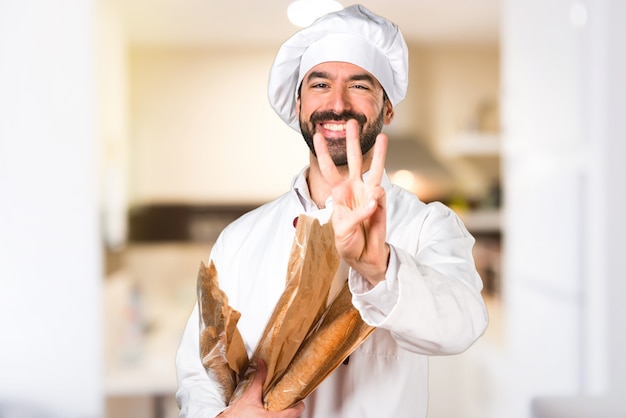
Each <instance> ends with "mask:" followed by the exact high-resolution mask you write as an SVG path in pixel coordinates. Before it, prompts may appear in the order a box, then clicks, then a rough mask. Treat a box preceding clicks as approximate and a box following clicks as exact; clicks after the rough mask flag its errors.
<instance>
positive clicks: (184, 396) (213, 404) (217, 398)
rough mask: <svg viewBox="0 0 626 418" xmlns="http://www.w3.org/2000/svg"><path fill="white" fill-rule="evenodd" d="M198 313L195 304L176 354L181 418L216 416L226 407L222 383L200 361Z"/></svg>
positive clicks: (177, 396)
mask: <svg viewBox="0 0 626 418" xmlns="http://www.w3.org/2000/svg"><path fill="white" fill-rule="evenodd" d="M199 333H200V331H199V313H198V305H197V304H196V305H195V307H194V309H193V312H192V313H191V315H190V316H189V320H188V321H187V325H186V326H185V330H184V332H183V336H182V339H181V342H180V346H179V347H178V351H177V353H176V376H177V379H178V390H177V391H176V402H177V403H178V407H179V408H180V413H179V418H213V417H216V416H217V415H218V414H220V413H221V412H222V411H224V410H225V409H226V405H224V402H223V400H222V395H221V389H220V387H219V385H218V384H217V383H216V382H215V381H213V380H212V379H211V377H210V376H209V375H208V374H207V372H206V370H205V369H204V366H203V365H202V362H201V361H200V335H199Z"/></svg>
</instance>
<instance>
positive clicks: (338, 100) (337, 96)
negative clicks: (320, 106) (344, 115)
mask: <svg viewBox="0 0 626 418" xmlns="http://www.w3.org/2000/svg"><path fill="white" fill-rule="evenodd" d="M328 108H329V109H331V110H334V111H335V112H337V113H341V112H343V111H344V110H350V109H351V108H352V105H351V103H350V98H349V96H348V94H347V91H346V90H345V89H333V90H332V91H331V93H330V95H329V98H328Z"/></svg>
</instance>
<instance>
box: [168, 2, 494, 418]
mask: <svg viewBox="0 0 626 418" xmlns="http://www.w3.org/2000/svg"><path fill="white" fill-rule="evenodd" d="M407 62H408V53H407V47H406V44H405V42H404V39H403V37H402V34H401V33H400V31H399V30H398V28H397V27H396V26H395V25H394V24H392V23H391V22H389V21H387V20H386V19H383V18H381V17H380V16H377V15H375V14H373V13H371V12H370V11H368V10H367V9H365V8H363V7H362V6H352V7H349V8H347V9H345V10H342V11H340V12H337V13H333V14H330V15H327V16H325V17H323V18H320V19H318V20H317V21H316V22H315V23H314V24H313V25H312V26H310V27H308V28H305V29H303V30H301V31H300V32H298V33H297V34H295V35H294V36H293V37H292V38H290V39H289V40H288V41H287V42H285V44H283V46H282V47H281V49H280V51H279V52H278V55H277V57H276V60H275V62H274V64H273V67H272V70H271V73H270V81H269V98H270V102H271V104H272V106H273V108H274V109H275V110H276V111H277V113H278V114H279V116H280V117H281V118H282V119H283V120H284V121H285V122H286V123H288V124H289V125H290V126H292V127H293V128H294V129H296V130H298V131H300V132H301V133H302V135H303V137H304V139H305V141H306V143H307V144H308V146H309V148H310V165H309V167H307V168H305V169H304V170H303V171H302V172H301V173H300V174H299V175H298V176H297V177H296V178H295V180H294V182H293V186H292V189H291V190H290V191H289V192H288V193H286V194H285V195H283V196H281V197H279V198H278V199H276V200H274V201H273V202H270V203H267V204H265V205H263V206H261V207H260V208H257V209H255V210H253V211H252V212H250V213H248V214H246V215H244V216H243V217H241V218H240V219H238V220H237V221H235V222H233V223H232V224H230V225H229V226H228V227H227V228H226V229H225V230H224V231H223V232H222V234H221V235H220V237H219V238H218V240H217V242H216V243H215V245H214V247H213V249H212V251H211V259H212V260H213V261H214V263H215V265H216V268H217V271H218V274H219V280H220V287H221V288H222V289H223V290H224V291H225V293H226V294H227V295H228V297H229V301H230V304H231V306H232V307H233V308H234V309H237V310H239V311H240V312H241V319H240V321H239V324H238V328H239V330H240V332H241V334H242V336H243V338H244V340H245V342H246V346H247V349H248V352H249V354H251V353H252V352H253V350H254V348H255V346H256V343H257V341H258V340H259V338H260V336H261V333H262V332H263V329H264V327H265V323H266V322H267V319H268V318H269V317H270V315H271V313H272V310H273V308H274V306H275V304H276V302H277V300H278V298H279V297H280V295H281V293H282V291H283V290H284V284H285V277H286V266H287V263H288V258H289V255H290V250H291V244H292V241H293V237H294V231H295V230H294V227H293V220H294V219H295V218H296V217H298V215H300V214H302V213H306V214H307V215H309V216H313V217H316V218H318V219H320V221H321V222H322V223H323V222H326V221H328V220H329V219H330V218H331V217H332V222H333V227H334V231H335V244H336V247H337V250H338V252H339V254H340V256H341V259H342V263H344V264H345V265H346V266H347V267H348V268H349V270H348V273H347V277H348V281H349V285H350V291H351V292H352V296H353V299H352V302H353V304H354V306H355V307H356V308H357V309H358V311H359V313H360V315H361V317H362V318H363V320H364V321H365V322H366V323H368V324H370V325H373V326H375V327H376V330H375V331H374V332H373V333H372V335H370V337H369V338H368V339H367V340H366V341H365V342H364V343H363V344H362V345H361V346H360V347H359V348H357V350H356V351H355V352H353V353H352V355H351V356H350V358H349V362H348V363H347V364H343V365H341V366H340V367H339V368H338V369H337V370H335V371H334V372H333V373H332V374H331V375H330V376H329V377H328V378H327V379H326V380H325V381H324V382H322V384H321V385H320V386H319V387H318V388H317V389H316V390H315V391H314V392H313V393H312V394H311V395H310V396H309V397H307V399H305V400H304V401H303V402H301V403H299V404H297V405H296V406H294V407H292V408H290V409H288V410H285V411H281V412H268V411H265V410H264V408H263V404H262V400H261V386H262V382H263V379H264V368H263V365H262V364H261V365H260V369H259V371H258V372H257V374H256V377H255V380H254V382H253V383H252V385H251V386H250V387H249V389H248V390H247V391H246V392H245V394H244V395H243V396H242V397H241V398H240V399H239V400H238V401H237V402H234V403H233V404H232V405H230V406H228V407H226V405H224V404H223V402H222V401H221V400H220V388H219V386H218V385H217V384H216V383H215V382H214V381H212V380H211V378H210V377H209V376H208V375H207V373H206V372H205V370H204V368H203V366H202V364H201V362H200V356H199V353H198V345H199V343H198V333H199V328H198V312H197V307H196V308H195V310H194V312H193V313H192V315H191V317H190V319H189V322H188V324H187V327H186V329H185V333H184V336H183V339H182V342H181V346H180V348H179V352H178V355H177V362H176V364H177V370H178V377H179V390H178V392H177V400H178V402H179V405H180V407H181V413H180V416H181V417H214V416H217V415H220V417H256V416H258V417H284V418H291V417H299V416H302V417H306V418H313V417H315V418H335V417H336V418H366V417H394V418H405V417H406V418H408V417H411V418H423V417H425V416H426V411H427V400H428V399H427V398H428V390H427V370H428V363H427V361H428V360H427V356H428V355H441V354H455V353H459V352H462V351H464V350H465V349H467V348H468V347H469V346H470V345H471V344H472V343H473V342H474V341H475V340H476V339H477V338H478V337H479V336H480V335H481V334H482V333H483V332H484V330H485V328H486V326H487V313H486V308H485V305H484V301H483V299H482V297H481V294H480V292H481V289H482V282H481V279H480V277H479V276H478V274H477V273H476V269H475V267H474V262H473V259H472V246H473V243H474V240H473V238H472V237H471V235H470V234H469V233H468V232H467V230H466V229H465V227H464V226H463V224H462V222H461V221H460V220H459V219H458V217H457V216H456V215H455V214H454V213H453V212H452V211H451V210H450V209H448V208H447V207H445V206H444V205H442V204H440V203H430V204H424V203H422V202H421V201H420V200H419V199H418V198H417V197H416V196H414V195H412V194H410V193H408V192H407V191H405V190H402V189H401V188H399V187H397V186H394V185H392V184H391V183H390V182H389V179H388V178H387V176H386V174H385V171H384V159H385V153H386V146H387V137H386V136H385V135H384V134H382V133H381V130H382V127H383V125H386V124H389V123H391V121H392V119H393V115H394V106H396V105H397V104H398V103H399V102H400V101H401V100H402V99H403V98H404V95H405V93H406V87H407V72H408V68H407V67H408V64H407Z"/></svg>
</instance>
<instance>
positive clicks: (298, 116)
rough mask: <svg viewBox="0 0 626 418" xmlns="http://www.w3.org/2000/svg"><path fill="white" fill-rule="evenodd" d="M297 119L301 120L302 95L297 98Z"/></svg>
mask: <svg viewBox="0 0 626 418" xmlns="http://www.w3.org/2000/svg"><path fill="white" fill-rule="evenodd" d="M296 119H298V120H300V95H298V97H297V98H296Z"/></svg>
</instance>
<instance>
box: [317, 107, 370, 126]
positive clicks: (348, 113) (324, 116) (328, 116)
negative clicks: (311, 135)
mask: <svg viewBox="0 0 626 418" xmlns="http://www.w3.org/2000/svg"><path fill="white" fill-rule="evenodd" d="M310 119H311V123H312V124H313V125H315V124H317V123H320V122H323V121H329V120H332V121H337V122H340V121H347V120H349V119H355V120H356V121H357V122H358V123H359V126H360V127H361V128H363V126H364V125H365V123H366V122H367V117H366V116H365V115H364V114H362V113H356V112H353V111H352V110H344V111H343V112H341V113H337V112H334V111H332V110H324V111H319V112H313V113H312V114H311V118H310Z"/></svg>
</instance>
